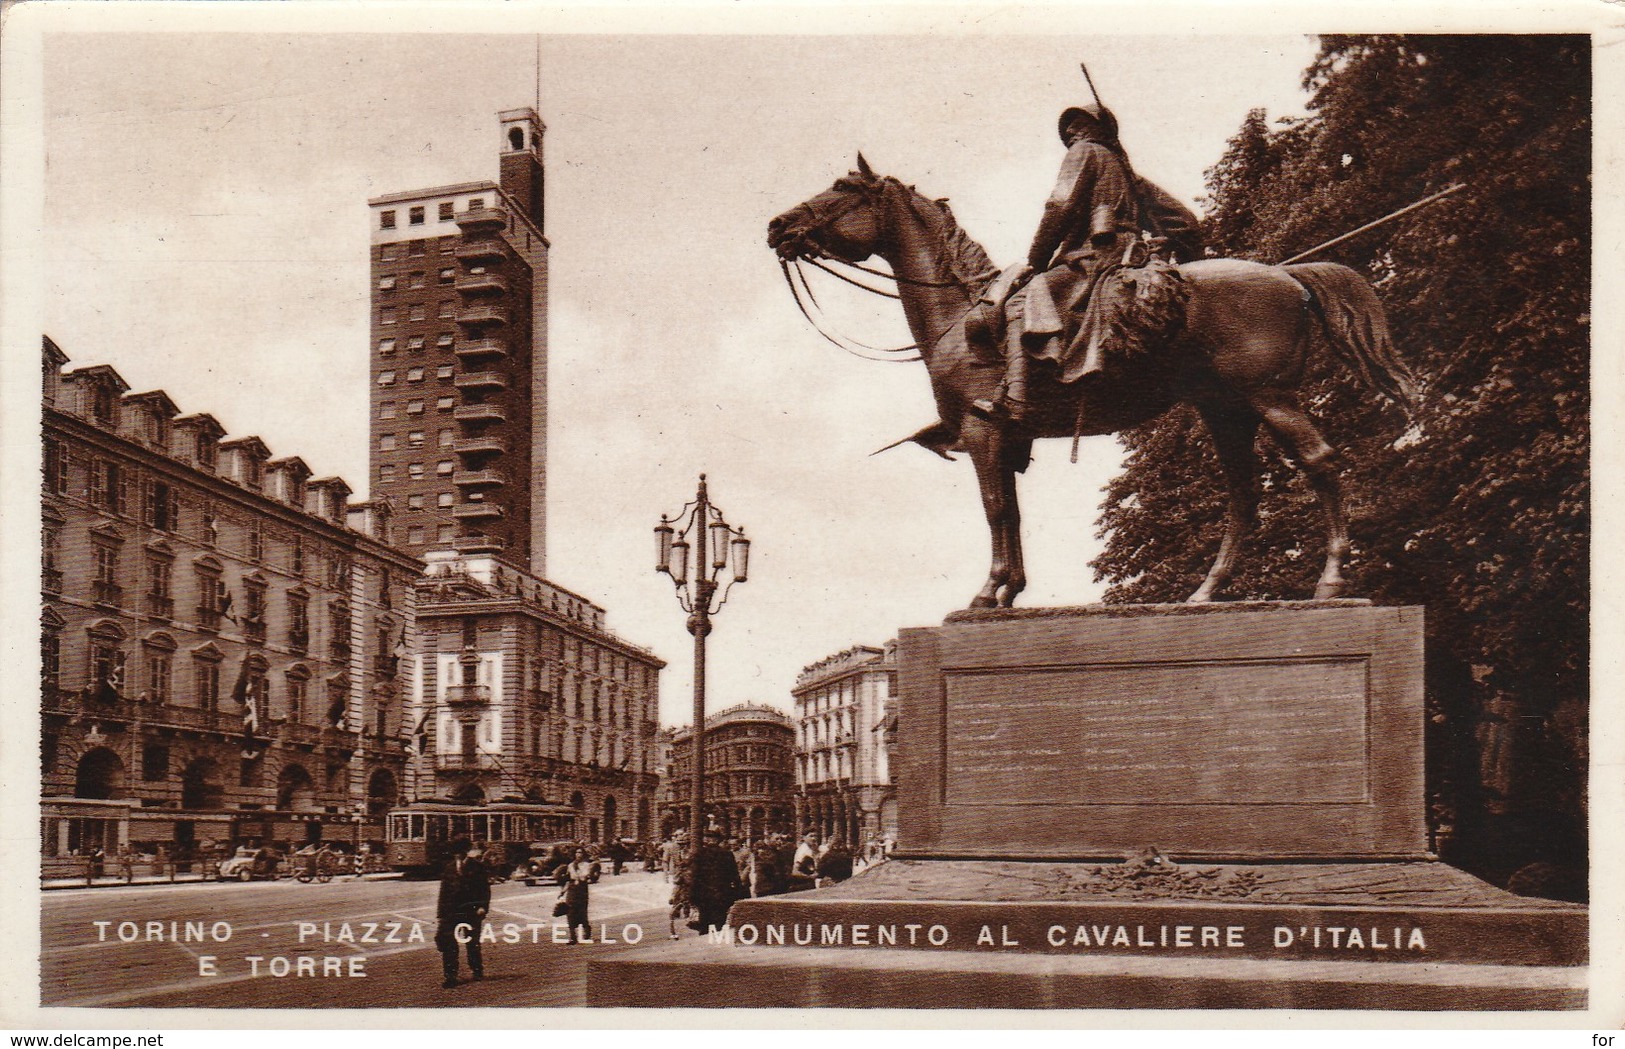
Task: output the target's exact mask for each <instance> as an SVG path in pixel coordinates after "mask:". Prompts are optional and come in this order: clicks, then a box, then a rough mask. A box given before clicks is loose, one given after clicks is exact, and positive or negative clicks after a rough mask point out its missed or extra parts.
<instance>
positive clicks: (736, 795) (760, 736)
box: [660, 703, 795, 840]
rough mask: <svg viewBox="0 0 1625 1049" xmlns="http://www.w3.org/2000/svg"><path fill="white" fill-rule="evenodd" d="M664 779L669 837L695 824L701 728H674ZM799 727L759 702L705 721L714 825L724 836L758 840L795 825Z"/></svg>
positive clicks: (709, 821) (708, 799) (709, 814)
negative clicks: (696, 741) (697, 748)
mask: <svg viewBox="0 0 1625 1049" xmlns="http://www.w3.org/2000/svg"><path fill="white" fill-rule="evenodd" d="M668 760H669V764H668V765H667V774H666V777H665V779H664V780H663V781H662V783H661V803H660V812H661V817H660V818H661V832H662V836H670V835H671V834H672V833H674V832H676V831H678V830H682V829H685V828H687V827H688V826H689V814H690V813H691V812H692V811H693V800H694V793H693V792H694V730H693V728H692V727H683V728H679V729H676V730H675V731H674V732H673V733H672V734H671V740H670V757H669V759H668ZM794 762H795V727H794V726H793V725H792V724H791V722H790V719H789V718H788V717H787V716H785V714H784V713H783V712H782V711H780V710H777V709H775V708H773V707H768V706H761V705H758V704H753V703H742V704H740V705H738V706H733V707H728V708H727V709H725V710H719V711H718V712H716V713H715V714H712V715H711V716H710V717H708V718H706V719H705V805H706V811H705V813H704V814H703V815H704V817H705V820H706V825H707V826H715V827H717V828H718V829H720V830H721V831H722V834H723V836H724V837H725V838H741V839H746V840H749V839H753V838H759V837H761V836H762V835H764V834H768V833H773V832H781V833H786V834H788V833H789V832H790V831H791V830H792V829H793V822H792V821H793V817H794V807H793V803H792V797H793V793H794V787H795V771H794Z"/></svg>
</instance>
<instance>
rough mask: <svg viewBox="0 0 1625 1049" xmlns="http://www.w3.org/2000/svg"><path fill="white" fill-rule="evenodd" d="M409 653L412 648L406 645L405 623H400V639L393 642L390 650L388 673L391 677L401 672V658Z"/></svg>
mask: <svg viewBox="0 0 1625 1049" xmlns="http://www.w3.org/2000/svg"><path fill="white" fill-rule="evenodd" d="M411 654H412V650H411V649H410V648H408V647H406V625H405V624H402V625H401V636H400V639H399V640H397V641H396V642H395V648H394V650H393V651H391V652H390V660H389V674H390V676H391V677H394V676H395V675H396V674H399V673H400V672H401V660H403V659H405V658H406V657H407V656H409V655H411Z"/></svg>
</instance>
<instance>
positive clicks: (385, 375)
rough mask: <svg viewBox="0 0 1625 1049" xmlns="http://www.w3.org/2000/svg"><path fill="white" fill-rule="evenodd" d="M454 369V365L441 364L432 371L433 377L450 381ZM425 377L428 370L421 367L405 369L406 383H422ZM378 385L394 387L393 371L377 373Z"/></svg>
mask: <svg viewBox="0 0 1625 1049" xmlns="http://www.w3.org/2000/svg"><path fill="white" fill-rule="evenodd" d="M456 367H457V366H456V365H454V364H442V365H440V366H439V367H437V368H436V369H435V370H434V377H435V378H436V379H440V380H442V381H444V380H447V379H450V378H451V377H452V375H453V373H454V372H455V371H456ZM427 375H428V369H427V368H425V367H423V366H421V365H419V366H416V367H412V368H408V369H406V381H407V382H422V381H423V380H424V378H425V377H426V376H427ZM378 385H379V386H394V385H395V372H394V371H393V370H390V371H381V372H379V373H378Z"/></svg>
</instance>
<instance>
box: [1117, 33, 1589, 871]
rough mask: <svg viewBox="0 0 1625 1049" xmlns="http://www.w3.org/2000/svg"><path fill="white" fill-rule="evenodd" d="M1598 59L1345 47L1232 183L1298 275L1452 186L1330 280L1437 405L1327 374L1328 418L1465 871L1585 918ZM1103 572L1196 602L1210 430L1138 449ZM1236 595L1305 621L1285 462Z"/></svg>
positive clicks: (1308, 506) (1560, 41)
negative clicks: (1561, 904)
mask: <svg viewBox="0 0 1625 1049" xmlns="http://www.w3.org/2000/svg"><path fill="white" fill-rule="evenodd" d="M1589 48H1590V42H1589V40H1588V39H1586V38H1584V37H1576V36H1538V35H1529V36H1517V37H1507V36H1327V37H1323V38H1322V41H1321V48H1320V52H1319V55H1318V56H1317V58H1316V59H1315V61H1314V62H1313V63H1312V64H1311V66H1310V68H1309V69H1308V70H1307V71H1306V73H1305V85H1306V87H1307V88H1308V89H1310V91H1311V92H1312V102H1311V105H1310V115H1309V116H1307V117H1305V118H1302V119H1298V120H1287V121H1281V122H1278V123H1277V125H1276V126H1275V127H1274V128H1271V127H1270V126H1269V125H1268V124H1266V122H1265V120H1264V115H1263V113H1262V112H1259V111H1255V112H1254V113H1251V114H1249V115H1248V117H1247V119H1246V121H1245V122H1244V123H1243V125H1242V127H1241V129H1240V131H1239V132H1238V133H1237V135H1236V136H1235V138H1233V139H1232V140H1231V142H1230V145H1229V148H1228V149H1227V151H1226V153H1225V155H1224V157H1223V158H1222V159H1221V160H1220V161H1219V163H1218V164H1216V165H1215V166H1214V167H1213V168H1212V169H1211V170H1210V171H1209V172H1208V190H1209V192H1208V197H1207V199H1206V200H1205V201H1204V203H1205V205H1206V210H1207V219H1206V227H1207V232H1208V234H1209V240H1210V243H1212V244H1213V245H1215V247H1216V248H1217V249H1218V250H1219V253H1220V254H1223V255H1232V256H1238V257H1249V258H1256V259H1260V260H1265V261H1276V260H1279V259H1283V258H1285V257H1287V256H1290V255H1291V254H1293V253H1295V252H1298V251H1301V250H1304V249H1306V248H1308V247H1311V246H1313V245H1315V244H1318V243H1321V242H1323V241H1325V240H1328V239H1330V238H1332V237H1334V236H1337V235H1339V234H1341V233H1344V232H1346V231H1348V230H1352V229H1354V228H1356V227H1358V226H1360V225H1362V224H1363V223H1366V222H1369V221H1371V220H1373V219H1375V218H1378V217H1380V216H1382V215H1385V214H1387V213H1389V212H1391V211H1393V210H1395V209H1397V208H1400V207H1403V206H1404V205H1406V204H1408V203H1411V202H1412V201H1415V200H1417V199H1419V198H1421V197H1423V196H1425V195H1427V194H1429V193H1432V192H1436V191H1438V190H1440V189H1442V188H1444V187H1446V186H1448V185H1450V184H1454V183H1462V184H1464V185H1465V187H1466V188H1465V189H1463V190H1461V191H1460V192H1457V193H1455V194H1453V195H1452V196H1450V197H1447V198H1445V199H1444V200H1442V201H1440V202H1438V203H1437V204H1434V205H1432V206H1430V207H1428V208H1425V209H1422V210H1420V211H1418V212H1413V213H1412V214H1410V215H1407V216H1405V217H1404V218H1401V219H1399V220H1397V221H1395V222H1392V223H1390V224H1388V225H1385V226H1383V227H1380V228H1378V229H1377V230H1373V231H1371V232H1370V233H1367V234H1363V235H1362V236H1360V237H1358V238H1356V239H1354V240H1352V241H1349V242H1347V243H1345V244H1343V245H1341V246H1339V247H1337V248H1334V249H1331V250H1330V251H1328V252H1326V253H1323V254H1322V255H1320V256H1319V258H1321V259H1328V260H1333V261H1339V262H1342V263H1344V264H1346V265H1349V266H1352V267H1354V268H1355V269H1357V270H1359V271H1361V272H1363V273H1365V274H1367V275H1368V276H1369V278H1370V279H1371V280H1372V281H1373V283H1374V284H1375V286H1376V287H1377V290H1378V294H1379V296H1380V297H1381V298H1382V299H1383V301H1384V303H1385V305H1386V307H1387V310H1388V314H1389V321H1390V323H1391V325H1392V327H1393V329H1394V334H1395V338H1396V341H1397V343H1398V345H1399V347H1400V350H1401V355H1402V357H1404V358H1405V359H1406V360H1407V361H1408V362H1409V363H1410V364H1411V366H1412V368H1413V370H1414V371H1415V372H1416V374H1417V375H1418V377H1419V378H1420V379H1421V380H1422V383H1423V386H1424V394H1423V403H1422V405H1421V408H1420V410H1419V412H1418V415H1417V417H1416V419H1415V420H1414V421H1411V420H1407V419H1405V417H1404V416H1403V415H1402V414H1401V413H1400V412H1399V411H1398V410H1397V409H1396V408H1395V407H1394V406H1393V405H1391V404H1388V403H1387V402H1385V401H1383V400H1381V399H1380V398H1379V397H1377V396H1376V395H1375V394H1373V393H1371V392H1370V391H1368V390H1366V389H1364V388H1363V387H1362V386H1361V385H1360V383H1359V382H1358V380H1357V379H1356V378H1355V377H1354V376H1353V375H1352V374H1351V373H1350V372H1348V371H1347V370H1346V369H1344V368H1343V367H1342V366H1340V365H1339V364H1337V363H1336V362H1335V361H1333V360H1330V359H1329V355H1328V354H1326V353H1318V354H1317V355H1316V361H1315V364H1314V366H1313V368H1312V369H1311V372H1310V376H1309V380H1308V383H1307V385H1306V387H1305V402H1306V404H1308V405H1310V406H1311V407H1312V411H1313V413H1314V415H1315V416H1316V418H1317V420H1318V421H1319V423H1320V424H1321V425H1322V429H1323V432H1324V433H1325V434H1326V436H1327V439H1328V440H1329V441H1330V442H1331V443H1332V444H1333V446H1334V447H1337V448H1339V449H1342V450H1343V452H1344V455H1345V460H1344V463H1345V468H1344V481H1345V484H1346V485H1347V488H1348V492H1349V501H1350V527H1351V530H1352V532H1353V536H1354V544H1355V549H1354V552H1353V554H1352V556H1351V559H1350V564H1349V575H1350V579H1351V583H1352V586H1351V588H1350V592H1351V593H1353V594H1358V595H1361V596H1367V597H1370V598H1372V599H1373V600H1374V601H1376V602H1378V603H1381V604H1416V605H1424V606H1426V608H1427V623H1428V629H1427V646H1428V667H1427V672H1428V693H1429V713H1430V725H1429V732H1430V738H1429V741H1428V743H1429V774H1430V789H1431V792H1432V795H1433V813H1432V817H1433V821H1434V828H1435V831H1436V834H1437V838H1438V842H1439V848H1440V851H1441V853H1442V854H1443V855H1444V856H1445V858H1447V859H1450V860H1452V861H1453V862H1456V863H1458V864H1460V865H1462V866H1464V867H1467V868H1469V869H1472V870H1475V871H1477V872H1479V873H1481V874H1483V875H1485V876H1486V877H1491V878H1493V879H1496V880H1503V881H1504V880H1506V879H1507V878H1508V877H1510V876H1511V875H1513V874H1514V872H1517V871H1519V870H1522V871H1523V873H1522V875H1520V877H1519V887H1526V888H1529V889H1530V890H1531V891H1539V892H1543V893H1546V894H1551V895H1565V896H1578V895H1580V894H1582V893H1583V892H1584V880H1583V873H1580V872H1583V871H1584V868H1585V854H1586V851H1585V850H1586V842H1585V821H1586V801H1585V769H1586V761H1587V750H1586V734H1587V717H1588V715H1587V710H1588V692H1587V669H1588V663H1589V650H1588V641H1587V633H1588V624H1589V591H1588V577H1589V570H1590V565H1589V560H1588V552H1587V544H1588V541H1589V534H1590V487H1589V471H1588V456H1589V448H1590V393H1589V388H1588V386H1587V364H1588V356H1589V349H1590V330H1589V308H1590V306H1589V303H1590V271H1589V265H1590V233H1589V231H1590V223H1591V214H1590V170H1591V145H1590V134H1591V125H1590V98H1591V70H1590V49H1589ZM1124 442H1125V444H1126V447H1127V451H1128V456H1127V469H1126V470H1125V472H1124V473H1123V474H1122V475H1121V476H1120V477H1118V478H1117V479H1116V480H1115V481H1114V482H1113V484H1112V485H1111V487H1110V489H1109V491H1108V498H1107V505H1106V511H1105V513H1104V515H1103V517H1102V520H1101V535H1102V538H1104V539H1105V540H1106V547H1105V550H1104V552H1103V553H1102V554H1101V556H1100V557H1099V558H1098V559H1097V560H1096V561H1095V562H1094V567H1095V569H1096V571H1097V573H1098V574H1099V576H1100V577H1101V578H1102V579H1104V580H1106V581H1107V582H1108V583H1109V584H1110V586H1109V589H1108V592H1107V597H1108V600H1113V601H1177V600H1182V599H1183V598H1184V597H1185V596H1186V595H1188V594H1189V593H1190V592H1191V591H1192V590H1194V589H1195V588H1196V586H1197V585H1198V583H1199V582H1200V580H1201V578H1202V576H1203V574H1204V572H1205V571H1206V568H1207V565H1208V563H1209V562H1210V561H1211V559H1212V556H1213V553H1214V551H1215V549H1216V546H1217V542H1218V536H1219V533H1220V531H1221V527H1222V524H1221V523H1222V518H1223V506H1224V496H1223V491H1222V484H1221V483H1220V481H1219V480H1218V478H1219V473H1218V465H1217V461H1216V459H1215V457H1214V456H1213V454H1212V451H1211V448H1210V445H1209V442H1208V440H1207V437H1206V435H1205V433H1204V432H1202V430H1201V427H1200V424H1199V422H1198V421H1197V419H1196V416H1195V414H1194V413H1193V412H1188V411H1185V412H1178V413H1173V414H1171V415H1169V416H1167V417H1165V418H1163V419H1161V420H1159V421H1157V422H1156V423H1153V424H1150V425H1148V426H1145V427H1142V428H1140V429H1138V430H1136V431H1134V432H1131V433H1128V434H1126V435H1124ZM1261 451H1263V452H1264V453H1265V456H1266V461H1265V464H1264V477H1263V483H1264V486H1265V493H1264V504H1263V507H1262V510H1261V513H1262V521H1261V523H1260V528H1259V531H1258V534H1257V536H1256V537H1255V539H1254V540H1253V542H1252V543H1251V544H1250V546H1249V550H1248V559H1247V560H1246V561H1245V562H1244V563H1243V565H1242V566H1241V570H1240V572H1239V573H1238V576H1237V579H1236V581H1235V582H1234V583H1233V584H1232V586H1231V590H1230V593H1231V594H1232V595H1233V596H1244V597H1251V598H1287V597H1306V596H1308V595H1309V594H1310V593H1312V591H1313V587H1314V580H1315V578H1316V576H1317V575H1318V572H1319V568H1320V563H1321V560H1322V547H1321V524H1320V519H1319V513H1318V508H1317V506H1316V505H1315V503H1314V500H1313V497H1312V494H1311V493H1310V491H1309V490H1308V488H1307V486H1306V485H1305V484H1304V483H1303V482H1302V481H1301V479H1300V478H1298V476H1297V475H1296V471H1295V470H1293V469H1292V468H1291V467H1290V465H1289V464H1287V463H1285V462H1284V461H1282V460H1281V459H1280V458H1279V455H1278V453H1275V456H1274V457H1273V458H1271V457H1270V454H1271V451H1272V446H1269V444H1268V442H1267V441H1264V442H1261Z"/></svg>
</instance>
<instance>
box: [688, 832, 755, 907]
mask: <svg viewBox="0 0 1625 1049" xmlns="http://www.w3.org/2000/svg"><path fill="white" fill-rule="evenodd" d="M691 863H692V864H693V883H692V887H691V888H690V890H689V892H690V898H691V899H692V901H693V903H694V909H695V910H696V911H698V912H699V915H700V916H699V919H698V921H696V922H690V923H689V924H690V927H697V928H698V929H699V931H700V932H710V931H711V930H713V929H721V928H722V927H723V926H725V925H727V924H728V908H730V907H732V906H733V905H734V901H736V900H741V899H744V898H745V897H746V896H747V895H749V894H748V893H747V892H746V891H745V887H744V885H743V883H741V882H740V880H739V864H738V863H737V862H736V861H735V860H734V854H733V853H731V852H729V851H728V850H727V849H725V848H723V847H722V832H720V831H715V830H708V831H706V832H705V838H704V844H703V845H701V846H700V849H699V851H698V852H696V853H695V854H694V858H693V860H692V861H691Z"/></svg>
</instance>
